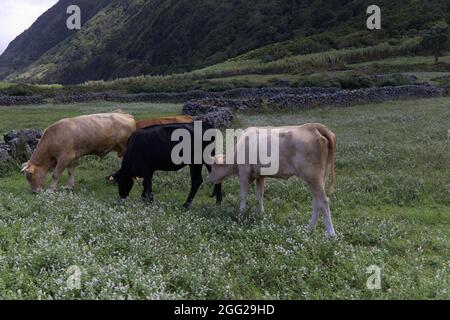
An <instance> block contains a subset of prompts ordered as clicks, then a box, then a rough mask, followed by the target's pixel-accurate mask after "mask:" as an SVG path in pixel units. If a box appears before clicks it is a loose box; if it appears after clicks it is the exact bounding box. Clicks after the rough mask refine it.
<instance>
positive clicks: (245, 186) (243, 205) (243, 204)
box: [239, 172, 252, 217]
mask: <svg viewBox="0 0 450 320" xmlns="http://www.w3.org/2000/svg"><path fill="white" fill-rule="evenodd" d="M239 181H240V185H241V199H240V200H241V201H240V207H239V213H240V216H241V217H242V216H243V215H244V214H245V210H246V209H247V195H248V190H249V189H250V184H251V182H252V181H251V180H250V177H249V175H248V174H246V173H241V172H239Z"/></svg>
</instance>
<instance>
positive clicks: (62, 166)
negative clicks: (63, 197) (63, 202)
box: [48, 159, 73, 192]
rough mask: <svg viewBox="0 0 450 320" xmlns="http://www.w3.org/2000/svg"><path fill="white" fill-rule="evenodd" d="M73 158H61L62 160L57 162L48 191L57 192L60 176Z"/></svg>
mask: <svg viewBox="0 0 450 320" xmlns="http://www.w3.org/2000/svg"><path fill="white" fill-rule="evenodd" d="M72 160H73V159H70V160H66V159H60V160H58V163H57V164H56V167H55V169H54V170H53V175H52V182H51V183H50V187H49V188H48V191H50V192H55V191H56V187H57V185H58V179H59V177H60V176H61V174H62V173H63V171H64V169H66V168H67V167H68V166H69V165H70V163H71V162H72Z"/></svg>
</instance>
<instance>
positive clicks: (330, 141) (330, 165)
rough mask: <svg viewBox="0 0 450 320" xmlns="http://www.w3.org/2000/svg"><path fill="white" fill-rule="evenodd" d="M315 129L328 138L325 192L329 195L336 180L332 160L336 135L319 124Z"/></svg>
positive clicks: (334, 155)
mask: <svg viewBox="0 0 450 320" xmlns="http://www.w3.org/2000/svg"><path fill="white" fill-rule="evenodd" d="M317 130H318V131H319V133H320V134H321V135H323V136H324V137H325V138H326V139H327V140H328V159H327V174H328V185H327V193H328V195H331V194H332V193H333V191H334V184H335V181H336V172H335V170H334V161H335V158H336V135H335V134H334V133H333V132H332V131H331V130H330V129H328V128H327V127H325V126H319V127H317Z"/></svg>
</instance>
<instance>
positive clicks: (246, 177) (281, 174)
mask: <svg viewBox="0 0 450 320" xmlns="http://www.w3.org/2000/svg"><path fill="white" fill-rule="evenodd" d="M274 132H277V136H278V140H273V141H277V142H278V148H277V149H278V155H279V157H278V169H277V171H276V172H274V173H273V174H263V173H262V172H264V170H263V168H267V167H268V166H267V164H268V163H267V162H266V163H265V164H266V165H263V164H261V163H262V162H261V161H259V160H258V161H256V162H255V164H248V162H249V161H248V158H249V157H248V156H249V154H248V150H249V149H248V148H249V142H248V141H249V138H245V137H255V136H259V137H261V136H265V137H264V138H265V140H263V141H266V142H267V143H266V145H268V146H269V147H268V149H269V150H271V152H269V153H272V154H271V156H272V157H273V156H274V155H275V154H273V153H276V149H275V148H274V147H272V149H270V147H271V146H270V143H269V142H270V141H272V140H271V138H272V137H271V136H272V135H273V134H274ZM246 139H247V140H246ZM254 141H256V140H254ZM242 146H245V147H244V149H245V152H246V153H247V156H246V158H245V161H247V162H245V163H243V164H242V162H239V161H238V156H237V153H238V152H239V150H242ZM235 150H236V151H235V152H234V159H233V161H227V158H226V156H224V155H219V156H216V157H215V159H214V164H213V165H212V171H211V173H210V175H209V177H208V181H209V182H212V183H214V184H218V183H221V182H222V181H223V180H224V179H225V178H226V177H228V176H232V175H236V176H238V177H239V179H240V186H241V198H240V202H241V203H240V212H241V215H242V214H243V213H244V212H245V210H246V198H247V193H248V190H249V186H250V185H251V184H252V183H253V181H255V180H256V196H257V199H258V204H259V211H260V213H261V214H262V213H263V212H264V204H263V197H264V180H265V178H266V177H272V178H281V179H288V178H289V177H291V176H297V177H298V178H301V179H303V180H304V181H306V183H307V184H308V186H309V188H310V190H311V192H312V195H313V211H312V218H311V223H310V224H309V228H310V229H311V230H313V229H315V227H316V224H317V220H318V217H319V211H322V213H323V215H324V222H325V226H326V233H325V235H326V236H331V237H335V235H336V234H335V231H334V227H333V224H332V221H331V213H330V207H329V199H328V197H327V195H326V193H325V187H324V186H325V178H326V176H327V175H328V180H329V181H328V193H329V194H331V193H332V192H333V185H334V176H335V172H334V158H335V153H336V136H335V134H334V133H333V132H332V131H331V130H330V129H328V128H327V127H325V126H324V125H322V124H318V123H308V124H305V125H302V126H290V127H277V128H274V127H271V128H249V129H247V130H245V131H244V133H243V135H242V136H241V137H240V138H239V140H238V141H237V143H236V148H235Z"/></svg>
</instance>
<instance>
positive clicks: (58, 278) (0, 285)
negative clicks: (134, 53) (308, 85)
mask: <svg viewBox="0 0 450 320" xmlns="http://www.w3.org/2000/svg"><path fill="white" fill-rule="evenodd" d="M121 107H122V108H123V109H124V110H127V111H130V112H132V113H133V114H135V115H136V116H137V117H139V118H141V117H142V118H143V117H151V116H158V115H162V114H173V113H178V112H179V111H180V106H179V105H150V104H125V105H123V106H121ZM114 109H116V106H111V104H110V103H103V102H102V103H89V104H78V105H71V106H39V107H19V108H18V107H15V108H4V107H3V108H0V132H4V131H6V130H9V129H13V128H23V127H29V128H44V127H46V126H47V125H48V124H50V123H51V122H53V121H54V120H56V119H59V118H61V117H64V116H72V115H76V114H86V113H93V112H100V111H111V110H114ZM448 119H450V98H439V99H429V100H415V101H398V102H388V103H383V104H370V105H360V106H354V107H347V108H332V107H330V108H321V109H314V110H308V111H302V112H298V113H294V112H283V113H278V112H273V113H263V114H245V115H239V116H238V117H237V118H236V120H235V122H234V125H235V126H236V127H247V126H253V125H287V124H303V123H306V122H321V123H323V124H326V125H327V126H329V127H330V128H331V129H332V130H333V131H334V132H335V133H336V134H337V136H338V153H337V160H336V169H337V185H336V191H335V193H334V195H333V196H332V197H331V210H332V216H333V219H334V225H335V228H336V231H337V233H338V238H337V240H335V241H332V240H325V239H324V237H323V225H322V223H320V224H319V226H318V230H316V232H314V233H309V232H307V230H306V228H305V226H306V225H307V224H308V222H309V219H310V212H311V195H310V193H309V191H308V190H307V188H306V186H305V185H304V184H303V183H299V182H298V181H296V180H294V179H292V180H288V181H278V180H270V181H268V186H267V193H266V197H265V198H266V211H267V213H266V215H265V217H264V219H262V220H260V219H257V218H255V210H256V199H255V196H254V195H253V194H254V192H252V193H253V194H252V196H251V197H250V203H249V205H250V209H249V217H248V218H246V219H244V221H236V218H235V217H236V214H237V212H238V196H239V191H238V181H237V180H236V179H232V180H229V181H227V182H226V183H225V184H224V191H225V199H224V204H223V206H222V207H220V208H218V207H215V205H214V201H213V199H211V198H209V194H210V192H211V186H209V185H204V186H203V187H202V189H201V190H200V192H199V195H198V197H197V198H196V200H195V202H194V204H193V206H192V208H191V210H189V211H184V210H183V209H182V208H181V205H182V203H183V201H184V200H185V197H186V196H187V193H188V191H187V190H188V186H189V178H188V176H189V173H188V171H187V170H182V171H181V172H177V173H158V174H157V175H156V177H155V181H154V191H155V203H154V204H152V205H146V204H144V203H142V202H141V201H140V200H139V194H140V192H141V188H140V187H139V186H135V188H134V190H133V193H132V196H131V198H130V199H128V200H127V201H125V202H119V201H118V195H117V191H116V189H115V187H112V186H109V185H107V184H106V183H105V182H104V179H103V178H104V177H105V176H106V175H107V174H109V173H111V172H113V171H114V170H115V169H117V168H118V166H119V162H118V160H117V159H116V158H115V157H114V156H113V155H111V156H109V157H107V158H106V159H104V160H102V161H99V160H98V159H96V158H93V157H89V158H86V159H84V160H82V161H81V162H80V166H79V168H78V172H77V183H78V185H77V187H76V190H75V192H74V193H72V194H71V193H67V192H64V191H61V192H58V193H56V194H53V195H49V194H42V195H38V196H34V195H32V194H31V193H30V192H29V191H28V189H27V185H26V182H25V179H24V177H23V176H21V174H20V173H19V172H18V170H17V171H13V172H11V173H10V174H8V175H6V176H4V177H1V178H0V298H4V299H6V298H56V299H58V298H106V299H124V298H142V299H143V298H170V299H177V298H189V299H197V298H208V299H231V298H273V299H285V298H289V299H319V298H338V299H343V298H348V299H360V298H369V299H383V298H389V299H406V298H411V299H419V298H427V299H449V298H450V293H449V285H450V281H449V280H450V278H449V277H450V234H449V228H450V190H449V188H450V185H449V184H450V171H449V168H450V143H449V141H448V140H447V130H448V129H449V128H450V123H449V122H448ZM205 176H206V173H205ZM62 182H63V183H64V179H63V181H62ZM253 191H254V190H253ZM72 265H75V266H77V267H79V268H80V271H81V290H77V289H73V290H71V289H69V288H68V286H67V284H66V282H67V280H68V278H69V276H70V275H71V274H70V272H69V273H68V272H67V270H68V268H69V267H70V266H72ZM371 265H376V266H378V267H380V268H381V289H380V290H369V289H367V287H366V281H367V279H368V277H369V276H370V275H371V274H369V273H366V270H367V268H368V267H370V266H371Z"/></svg>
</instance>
